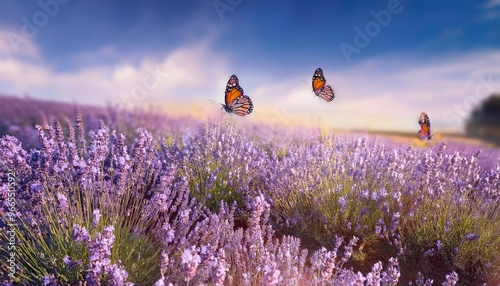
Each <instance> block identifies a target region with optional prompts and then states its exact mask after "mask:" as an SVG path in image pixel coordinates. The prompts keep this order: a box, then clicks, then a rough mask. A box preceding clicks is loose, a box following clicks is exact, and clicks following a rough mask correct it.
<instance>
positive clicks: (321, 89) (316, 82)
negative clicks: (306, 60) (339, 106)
mask: <svg viewBox="0 0 500 286" xmlns="http://www.w3.org/2000/svg"><path fill="white" fill-rule="evenodd" d="M325 84H326V79H325V76H324V75H323V70H322V69H321V68H317V69H316V71H315V72H314V75H313V77H312V88H313V91H314V94H316V95H317V96H319V97H321V98H322V99H323V100H324V101H326V102H330V101H332V100H333V99H334V98H335V93H334V92H333V89H332V87H331V86H329V85H325Z"/></svg>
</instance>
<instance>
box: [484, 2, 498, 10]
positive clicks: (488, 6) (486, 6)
mask: <svg viewBox="0 0 500 286" xmlns="http://www.w3.org/2000/svg"><path fill="white" fill-rule="evenodd" d="M498 6H500V0H489V1H487V2H486V3H485V4H484V8H493V7H498Z"/></svg>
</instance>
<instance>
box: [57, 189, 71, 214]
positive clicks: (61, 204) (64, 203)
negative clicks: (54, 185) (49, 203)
mask: <svg viewBox="0 0 500 286" xmlns="http://www.w3.org/2000/svg"><path fill="white" fill-rule="evenodd" d="M57 208H58V210H59V211H60V212H61V213H66V212H68V210H69V205H68V198H67V197H66V196H65V195H64V194H61V193H57Z"/></svg>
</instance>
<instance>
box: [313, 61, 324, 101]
mask: <svg viewBox="0 0 500 286" xmlns="http://www.w3.org/2000/svg"><path fill="white" fill-rule="evenodd" d="M325 84H326V79H325V77H324V76H323V70H322V69H321V68H317V69H316V71H315V72H314V75H313V78H312V87H313V91H314V93H315V94H316V95H318V93H319V92H320V91H321V90H322V89H323V87H324V86H325Z"/></svg>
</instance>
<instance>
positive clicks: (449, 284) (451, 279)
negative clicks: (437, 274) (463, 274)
mask: <svg viewBox="0 0 500 286" xmlns="http://www.w3.org/2000/svg"><path fill="white" fill-rule="evenodd" d="M457 283H458V274H457V273H456V272H455V271H453V272H451V273H450V274H447V275H446V281H444V282H443V286H453V285H456V284H457Z"/></svg>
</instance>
